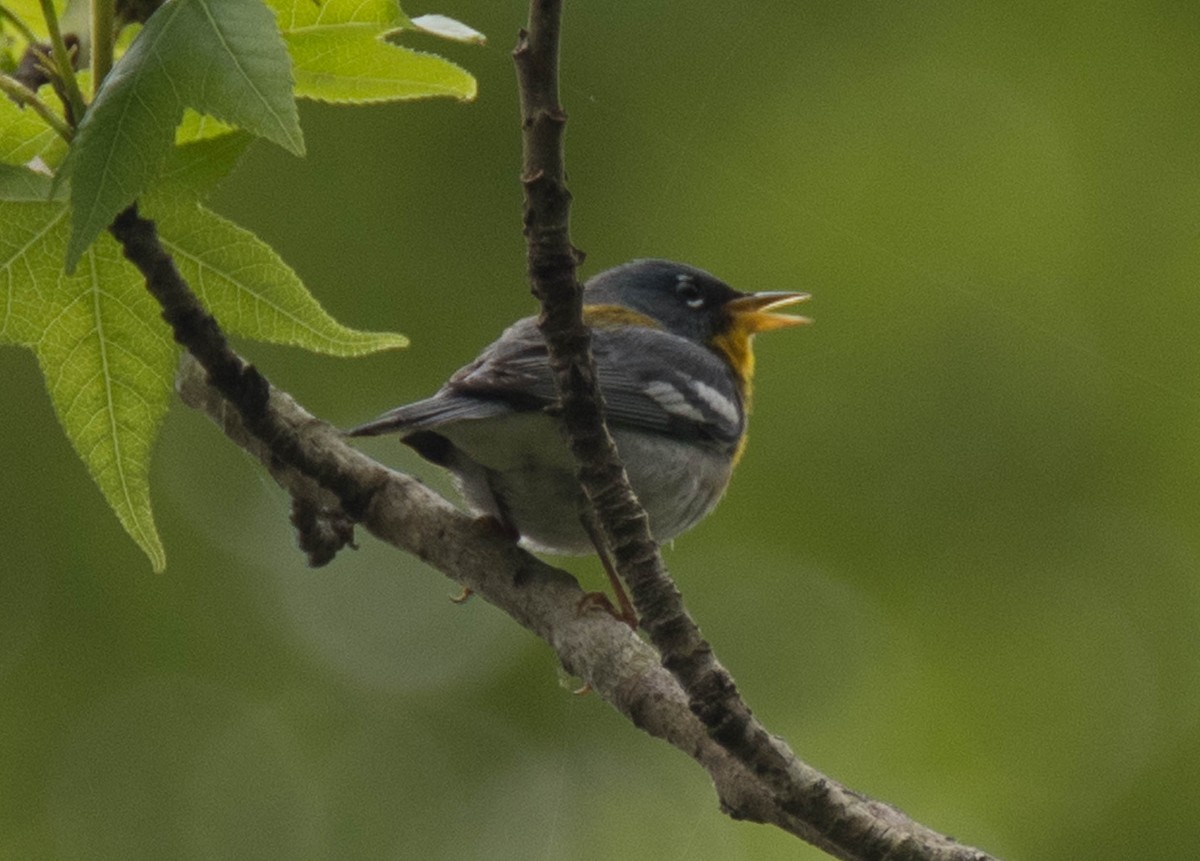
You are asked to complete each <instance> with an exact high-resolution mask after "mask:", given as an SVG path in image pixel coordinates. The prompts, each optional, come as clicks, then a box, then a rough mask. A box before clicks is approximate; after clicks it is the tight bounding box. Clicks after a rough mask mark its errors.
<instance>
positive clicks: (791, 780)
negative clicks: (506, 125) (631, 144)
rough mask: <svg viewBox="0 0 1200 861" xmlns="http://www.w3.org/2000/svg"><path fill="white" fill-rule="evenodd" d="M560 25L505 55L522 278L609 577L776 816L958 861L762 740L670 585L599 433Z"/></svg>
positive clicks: (859, 848) (862, 853) (871, 846)
mask: <svg viewBox="0 0 1200 861" xmlns="http://www.w3.org/2000/svg"><path fill="white" fill-rule="evenodd" d="M561 15H562V2H561V0H531V2H530V6H529V24H528V26H527V29H526V30H524V31H522V32H521V34H520V38H519V40H518V43H517V47H516V49H515V50H514V52H513V58H514V61H515V63H516V67H517V78H518V85H519V88H520V96H521V120H522V122H521V127H522V142H523V163H522V176H521V179H522V184H523V186H524V189H525V237H526V242H527V250H528V258H529V260H528V268H529V275H530V281H531V283H532V287H533V292H534V294H535V295H536V296H537V297H538V299H539V300H541V302H542V317H541V319H540V320H539V327H540V329H541V331H542V334H543V336H544V337H545V339H546V344H547V350H548V352H549V354H550V365H551V368H552V369H553V371H554V376H555V384H556V386H557V389H558V393H559V397H560V400H561V405H562V409H561V415H562V419H563V425H564V427H565V429H566V432H567V435H568V439H569V441H570V445H571V449H572V451H573V453H574V454H575V457H576V459H577V460H578V462H579V465H580V468H579V478H580V483H581V484H582V485H583V488H584V490H585V492H586V493H587V496H588V499H589V501H590V502H591V503H592V507H593V508H594V509H595V511H596V514H597V517H598V520H599V521H600V523H601V525H602V527H603V529H604V532H605V534H606V536H607V538H608V542H609V546H610V548H611V549H612V551H613V559H614V562H615V563H616V567H617V570H618V572H619V573H620V575H621V576H622V578H623V579H624V580H625V581H626V582H627V583H628V584H629V587H630V594H631V596H632V598H633V601H634V605H635V606H636V608H637V610H638V614H639V616H640V617H641V620H642V624H643V626H644V627H645V629H646V632H647V633H648V634H649V636H650V639H651V642H652V643H653V644H654V645H655V647H656V648H657V649H658V650H659V652H660V654H661V655H662V662H663V665H664V666H665V667H666V668H667V669H668V670H670V671H671V673H672V674H673V675H674V676H675V678H676V679H678V681H679V683H680V684H681V686H682V687H683V689H684V690H685V691H686V692H687V695H688V700H689V704H690V707H691V710H692V711H693V712H694V713H695V714H696V715H697V716H698V717H699V718H700V719H701V721H703V723H704V724H705V726H706V727H707V728H708V731H709V733H710V735H711V736H712V738H713V739H714V740H715V741H717V742H718V743H719V744H720V745H721V746H722V747H724V748H725V749H726V750H728V751H729V752H730V753H731V754H732V755H733V756H734V757H735V758H737V759H738V760H739V761H740V762H742V763H743V764H744V765H745V767H746V768H747V769H748V770H749V771H750V772H751V773H753V774H755V775H757V776H758V777H759V778H760V779H762V780H763V782H764V784H765V785H766V786H768V787H770V789H771V791H772V793H773V794H774V796H775V798H776V801H777V804H778V805H779V807H780V808H781V809H782V810H783V811H785V812H786V813H787V814H788V815H790V816H795V817H797V818H798V819H800V820H802V821H803V822H805V823H806V824H807V825H808V826H809V827H810V829H811V832H810V835H809V836H807V837H806V839H809V840H812V841H813V842H815V843H817V844H818V845H821V846H822V847H823V848H826V849H827V850H828V851H831V852H833V853H834V854H836V855H838V856H839V857H845V858H884V857H886V858H892V859H900V858H933V857H956V856H955V855H954V854H953V853H955V852H957V851H958V850H960V849H962V847H957V846H956V845H951V843H947V842H944V841H945V839H944V838H941V837H940V835H934V834H933V832H929V831H928V830H927V829H925V830H924V831H925V833H924V835H923V836H925V837H930V842H928V843H922V844H920V845H917V846H916V851H913V844H914V839H913V838H914V832H913V831H912V830H908V829H906V828H899V829H897V828H893V827H891V826H890V824H886V823H884V822H883V821H882V820H880V819H879V818H878V817H876V816H874V815H873V814H872V812H871V811H870V809H869V808H868V806H867V805H866V804H865V803H862V804H849V805H848V804H847V803H846V797H845V796H844V795H841V794H838V793H834V792H831V786H832V782H831V781H829V779H828V778H826V777H825V776H824V775H821V774H820V773H819V772H816V771H815V770H814V769H812V768H811V767H809V766H807V765H805V764H804V763H803V762H801V761H800V760H799V759H798V758H797V757H796V756H795V754H793V753H792V751H791V750H790V749H789V748H788V746H787V745H786V743H784V742H783V741H782V740H781V739H778V738H775V737H773V736H772V735H770V734H769V733H768V732H767V731H766V729H765V728H764V727H763V726H762V724H760V723H759V721H758V720H757V719H756V718H755V717H754V715H753V714H752V713H751V712H750V709H749V708H748V707H747V705H746V704H745V702H744V701H743V700H742V698H741V696H740V695H739V694H738V691H737V687H736V685H735V683H734V680H733V678H732V676H730V674H729V673H728V672H727V671H726V670H725V668H724V667H722V666H721V665H720V663H718V662H717V660H716V657H715V656H714V654H713V651H712V648H711V646H710V645H709V644H708V643H707V642H706V641H705V640H704V638H703V637H702V636H701V634H700V631H699V628H698V627H697V626H696V624H695V622H694V621H693V620H692V619H691V617H690V616H689V615H688V613H687V610H686V608H685V607H684V604H683V599H682V597H681V596H680V594H679V592H678V590H677V589H676V588H675V585H674V583H673V582H672V581H671V579H670V577H669V575H668V574H667V571H666V567H665V565H664V564H663V561H662V557H661V554H660V553H659V552H658V547H657V545H656V544H655V542H654V539H653V537H652V536H651V534H650V530H649V522H648V519H647V517H646V514H645V511H644V510H643V509H642V508H641V506H640V504H639V503H638V502H637V499H636V497H635V496H634V495H633V492H632V491H631V489H630V487H629V483H628V478H627V476H626V475H625V472H624V469H623V467H622V466H621V462H620V459H619V456H618V454H617V451H616V446H615V445H614V443H613V441H612V438H611V436H610V435H609V434H608V432H607V429H606V428H605V427H604V423H603V401H602V398H601V397H600V393H599V391H598V386H597V383H596V369H595V364H594V361H593V358H592V356H591V352H590V339H589V336H588V331H587V327H586V326H584V324H583V321H582V314H581V306H582V297H581V289H580V287H579V284H578V281H577V280H576V278H575V267H576V265H577V263H578V259H579V256H578V253H577V252H576V250H575V248H574V246H573V245H572V244H571V238H570V231H569V215H570V204H571V195H570V192H569V191H568V189H567V186H566V179H565V177H566V170H565V166H564V156H563V132H564V127H565V125H566V113H565V111H564V110H563V107H562V105H561V104H560V102H559V96H558V63H559V48H558V43H559V33H560V27H561ZM858 800H859V801H860V802H865V799H861V798H859V799H858ZM726 806H727V807H728V806H729V805H728V804H727V805H726ZM909 824H910V825H913V826H915V823H911V822H910V823H909ZM812 834H816V835H819V839H814V838H813V837H812V836H811V835H812ZM926 850H928V851H926ZM964 851H965V852H966V853H967V854H964V855H963V856H961V857H982V855H981V853H976V851H975V850H964ZM943 852H946V853H948V854H941V853H943Z"/></svg>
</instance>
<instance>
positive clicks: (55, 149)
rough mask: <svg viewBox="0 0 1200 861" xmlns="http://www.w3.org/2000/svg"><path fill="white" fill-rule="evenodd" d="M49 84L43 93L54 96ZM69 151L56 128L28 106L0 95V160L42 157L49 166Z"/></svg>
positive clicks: (14, 161) (9, 162)
mask: <svg viewBox="0 0 1200 861" xmlns="http://www.w3.org/2000/svg"><path fill="white" fill-rule="evenodd" d="M53 92H54V91H53V90H52V89H51V88H50V86H49V85H47V86H45V87H42V88H41V91H40V95H42V96H43V97H46V96H49V97H50V98H51V99H52V98H53ZM66 152H67V144H66V141H64V140H63V139H62V138H61V137H59V136H58V133H57V132H55V131H54V129H52V128H50V127H49V126H48V125H46V123H45V121H44V120H43V119H42V118H41V117H39V116H38V115H37V114H35V113H34V112H33V111H32V110H30V109H29V108H22V107H20V106H18V105H17V104H16V103H15V102H13V101H12V100H10V99H7V98H4V97H2V96H0V163H3V164H25V163H26V162H28V161H31V160H32V159H35V158H39V157H40V158H41V159H42V161H43V162H45V163H46V164H47V165H51V166H53V165H57V164H58V163H60V162H61V161H62V158H63V156H64V155H65V154H66Z"/></svg>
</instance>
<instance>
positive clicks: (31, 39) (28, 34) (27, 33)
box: [0, 4, 38, 45]
mask: <svg viewBox="0 0 1200 861" xmlns="http://www.w3.org/2000/svg"><path fill="white" fill-rule="evenodd" d="M0 18H7V19H8V20H9V21H11V22H12V23H13V26H14V27H16V28H17V31H18V32H19V33H20V34H21V36H22V37H23V38H24V39H25V43H26V44H27V45H36V44H37V42H38V37H37V34H36V33H34V32H33V30H31V29H29V25H28V24H26V23H25V22H24V21H22V20H21V16H20V15H18V14H17V13H16V12H13V11H12V10H11V9H9V8H8V7H7V6H4V5H3V4H0Z"/></svg>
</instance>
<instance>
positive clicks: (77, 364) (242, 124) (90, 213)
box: [0, 0, 475, 570]
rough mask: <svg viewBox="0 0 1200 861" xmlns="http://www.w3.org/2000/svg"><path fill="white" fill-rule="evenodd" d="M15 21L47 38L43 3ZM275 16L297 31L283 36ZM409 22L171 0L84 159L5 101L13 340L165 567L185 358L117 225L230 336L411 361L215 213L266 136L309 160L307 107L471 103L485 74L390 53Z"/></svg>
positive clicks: (3, 310) (104, 103) (126, 57)
mask: <svg viewBox="0 0 1200 861" xmlns="http://www.w3.org/2000/svg"><path fill="white" fill-rule="evenodd" d="M96 2H103V0H96ZM5 8H6V9H8V10H9V11H12V12H14V14H16V15H19V16H20V17H21V19H22V20H23V21H25V22H26V23H27V24H29V25H30V26H32V25H33V24H34V23H35V22H38V23H40V22H39V16H38V15H37V14H35V13H36V11H37V9H38V8H39V7H38V4H37V3H36V2H29V0H21V2H18V3H16V4H6V5H5ZM272 12H274V13H275V15H278V16H279V19H280V20H281V21H283V20H286V21H287V27H286V28H285V32H284V33H282V34H281V32H280V29H279V28H278V27H277V26H276V20H275V15H273V14H272ZM410 26H411V24H410V22H409V21H408V18H407V17H405V16H404V14H403V12H401V11H400V8H399V6H398V5H396V3H394V2H386V0H369V2H367V3H366V4H354V3H348V2H343V0H335V2H332V3H328V4H324V5H319V4H310V3H307V2H298V3H296V4H295V5H286V4H285V5H282V6H281V5H278V4H275V5H272V6H271V7H270V8H269V7H268V6H266V5H264V4H263V3H262V2H260V0H169V2H167V3H165V4H164V5H163V6H162V7H161V9H160V10H159V11H158V12H156V13H155V14H154V15H153V16H151V17H150V19H149V20H148V21H147V22H146V24H145V26H144V27H142V28H141V29H140V31H138V32H137V35H136V36H135V37H134V38H133V39H132V41H128V40H127V39H121V40H120V41H118V52H120V51H121V50H122V48H123V46H124V45H126V44H127V45H128V50H125V51H124V53H123V55H122V56H120V58H119V59H118V61H117V63H116V64H115V65H114V67H113V69H112V71H111V72H110V73H109V74H108V76H107V77H106V78H105V80H104V81H103V83H102V85H101V86H100V88H99V91H98V92H97V94H96V98H95V101H94V102H93V103H92V105H91V106H90V107H89V108H88V109H87V111H86V113H85V115H84V116H83V118H82V120H81V122H80V123H79V124H78V127H77V129H76V133H75V135H74V139H73V141H72V143H71V145H70V148H69V150H68V148H67V144H66V142H64V141H63V140H62V139H61V138H60V137H59V136H58V135H57V134H56V133H55V132H54V131H53V130H51V129H49V128H48V127H47V126H46V124H45V121H43V120H42V118H41V117H39V116H38V115H37V114H36V113H35V112H34V111H33V110H31V109H30V108H27V107H24V108H23V107H19V106H18V105H16V104H14V103H12V102H10V101H8V100H7V99H0V345H4V344H8V345H13V346H19V347H25V348H27V349H30V350H31V351H32V352H33V353H34V354H35V355H36V356H37V359H38V363H39V365H40V367H41V370H42V373H43V375H44V376H45V378H46V385H47V389H48V390H49V393H50V397H51V401H52V402H53V404H54V408H55V411H56V413H57V415H58V418H59V421H60V423H61V424H62V427H63V430H64V432H65V433H66V435H67V437H68V439H69V440H70V441H71V444H72V445H73V446H74V448H75V450H76V452H77V453H78V454H79V456H80V458H81V459H82V460H83V462H84V464H85V465H86V466H87V468H88V470H89V472H90V473H91V474H92V477H93V478H94V479H95V481H96V483H97V485H98V486H99V488H100V490H101V492H102V493H103V495H104V497H105V498H106V499H107V500H108V502H109V504H110V505H111V506H112V508H113V510H114V511H115V512H116V514H117V517H118V519H119V520H120V522H121V524H122V525H123V526H124V527H125V529H126V531H127V532H128V533H129V534H130V536H132V537H133V539H134V540H135V541H136V542H137V544H138V546H139V547H141V548H142V550H143V551H144V552H145V553H146V555H147V556H148V557H149V558H150V561H151V564H152V565H153V567H154V568H155V570H160V569H161V568H162V567H163V566H164V565H165V553H164V550H163V547H162V542H161V541H160V539H159V537H158V533H157V530H156V529H155V525H154V520H153V516H152V512H151V506H150V489H149V479H148V476H149V463H150V452H151V448H152V445H153V442H154V439H155V436H156V434H157V430H158V427H159V425H160V424H161V422H162V419H163V416H164V415H165V413H166V410H167V407H168V405H169V403H170V392H171V381H172V378H173V374H174V369H175V365H176V361H177V353H178V348H177V347H176V345H175V344H174V343H173V340H172V338H171V333H170V331H169V330H168V329H167V328H166V326H165V325H164V324H163V322H162V320H161V318H160V316H159V311H160V309H159V308H158V305H157V304H156V303H155V302H154V300H153V299H152V297H151V296H150V295H149V294H148V293H147V291H146V290H145V286H144V283H143V279H142V277H141V275H140V274H139V273H138V272H137V270H136V269H135V268H134V267H133V266H132V265H130V264H129V263H128V262H126V261H125V260H124V258H123V257H122V254H121V250H120V248H119V246H118V245H117V244H116V242H115V241H114V240H113V239H111V238H110V237H109V236H108V235H107V234H106V232H105V231H106V228H107V227H108V225H109V224H110V223H111V221H112V219H113V218H114V217H115V216H116V215H117V214H118V213H119V212H120V211H121V210H123V209H124V208H125V207H127V206H128V205H130V204H131V203H133V202H134V201H139V200H140V202H141V208H142V210H143V211H144V212H145V213H147V214H148V215H149V216H150V217H152V218H154V219H155V220H156V221H157V223H158V228H159V235H160V237H161V240H162V242H163V245H164V247H165V248H166V249H167V251H168V252H169V253H170V254H171V255H172V257H173V258H174V260H175V263H176V265H177V267H178V268H179V270H180V272H181V273H182V274H183V276H184V278H185V279H186V280H187V281H188V282H189V284H190V285H191V286H192V288H193V289H194V290H195V291H196V294H197V295H198V296H199V297H200V299H201V301H202V302H204V304H205V305H206V306H207V307H208V309H209V310H210V311H211V312H212V313H213V314H214V316H216V318H217V319H218V320H219V321H220V322H221V323H222V325H223V326H224V327H225V328H226V329H227V330H228V331H229V332H230V333H232V334H235V335H242V336H245V337H249V338H255V339H258V340H261V341H266V342H270V343H276V344H286V345H291V346H297V347H302V348H304V349H308V350H312V351H314V352H318V353H323V354H326V355H331V356H361V355H365V354H367V353H371V352H376V351H379V350H386V349H393V348H397V347H403V346H405V345H406V344H407V340H406V339H405V338H404V337H403V336H402V335H397V334H391V333H373V332H360V331H357V330H354V329H350V328H348V327H346V326H343V325H342V324H340V323H338V322H337V321H335V320H334V319H333V318H332V317H330V316H329V315H328V314H327V313H326V312H325V311H324V309H322V308H321V306H320V304H319V303H318V302H317V301H316V299H315V298H314V297H313V296H312V295H311V294H310V293H309V292H308V290H307V289H306V288H305V287H304V285H303V284H302V283H301V282H300V279H299V278H298V277H297V276H296V274H295V273H294V272H293V271H292V270H291V268H290V267H288V266H287V264H285V263H284V262H283V261H282V260H281V259H280V258H279V256H278V255H277V254H275V252H274V251H273V250H271V248H270V247H268V246H267V245H266V244H265V243H263V242H262V241H261V240H259V239H257V238H256V237H255V236H254V235H253V234H251V233H250V232H248V231H246V230H244V229H242V228H240V227H238V226H237V225H235V224H233V223H231V222H229V221H227V220H226V219H224V218H221V217H220V216H218V215H216V214H215V213H213V212H212V211H211V210H209V209H207V208H205V207H204V206H203V205H202V204H201V202H200V201H201V200H202V199H203V197H204V196H205V195H206V194H207V193H208V192H209V191H210V190H211V189H212V188H213V187H214V186H215V185H216V184H217V183H218V182H219V181H220V180H221V179H222V178H223V177H224V176H225V175H227V174H228V173H229V171H230V170H232V169H233V167H234V165H235V164H236V163H237V161H238V159H239V158H240V156H241V155H242V153H243V152H244V151H245V149H246V147H247V146H248V145H249V144H250V142H251V141H252V139H253V138H254V137H263V138H266V139H267V140H270V141H272V142H274V143H277V144H279V145H280V146H282V147H284V148H285V149H287V150H288V151H290V152H293V153H295V154H302V153H303V150H304V144H303V137H302V134H301V131H300V126H299V122H298V112H297V110H296V104H295V97H296V95H302V96H308V97H311V98H319V99H323V100H326V101H338V102H345V103H355V102H375V101H381V100H395V99H411V98H418V97H424V96H439V95H449V96H453V97H456V98H471V97H472V96H473V95H474V93H475V82H474V79H473V78H472V77H471V76H470V75H468V74H467V73H466V72H464V71H462V70H461V69H459V68H458V67H457V66H454V65H453V64H451V63H448V62H446V61H444V60H441V59H440V58H437V57H433V56H430V55H425V54H418V53H416V52H413V51H409V50H407V49H404V48H400V47H397V46H395V45H391V44H388V43H386V42H384V41H383V37H384V36H385V35H387V34H389V33H394V32H395V31H396V30H397V29H399V28H405V27H410ZM32 28H33V29H34V31H35V32H37V33H41V32H44V27H43V28H42V29H39V28H38V27H37V26H33V27H32ZM133 29H135V28H128V29H127V30H126V33H127V34H128V32H130V31H131V30H133ZM293 64H294V67H295V70H296V80H297V85H296V87H295V90H293V81H292V69H293ZM77 77H78V78H79V79H81V80H84V79H86V74H85V73H79V74H77ZM85 91H86V90H85ZM51 92H52V91H51V89H50V88H43V93H42V94H41V96H40V98H41V100H42V101H43V103H45V104H47V105H53V104H57V102H56V101H55V100H54V98H53V97H52V95H51ZM64 156H65V161H64ZM35 159H37V161H34V160H35ZM59 164H61V165H62V166H61V168H60V169H59V170H57V172H54V173H49V172H47V171H53V170H54V168H55V167H56V166H57V165H59ZM32 168H36V169H32ZM64 260H65V261H66V264H67V266H66V270H67V271H64V265H63V261H64Z"/></svg>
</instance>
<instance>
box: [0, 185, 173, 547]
mask: <svg viewBox="0 0 1200 861" xmlns="http://www.w3.org/2000/svg"><path fill="white" fill-rule="evenodd" d="M67 212H68V210H67V207H66V205H65V204H63V203H45V202H40V203H10V202H6V203H0V223H3V224H4V231H3V234H2V235H0V289H2V290H3V297H4V299H5V302H4V306H3V311H2V312H0V343H8V344H18V345H21V346H25V347H29V348H30V349H32V350H33V351H34V353H35V354H36V355H37V359H38V364H39V365H40V366H41V369H42V373H43V375H44V376H45V378H46V387H47V389H48V390H49V392H50V399H51V401H52V402H53V404H54V410H55V412H56V413H57V414H58V419H59V421H60V422H61V423H62V427H63V430H64V431H65V432H66V434H67V438H68V439H70V441H71V445H72V446H74V448H75V451H76V452H77V453H78V454H79V456H80V458H82V459H83V462H84V464H85V465H86V466H87V468H88V471H89V472H90V473H91V474H92V477H93V478H94V479H95V481H96V484H97V485H98V486H99V488H100V491H101V492H102V493H103V494H104V497H105V499H107V500H108V503H109V505H111V506H112V508H113V511H115V512H116V515H117V518H118V519H119V520H120V521H121V525H122V526H124V527H125V531H126V532H128V533H129V535H130V536H131V537H132V538H133V539H134V541H136V542H137V544H138V546H139V547H141V548H142V550H143V552H145V554H146V555H147V556H148V557H149V558H150V563H151V565H152V566H153V567H154V570H156V571H161V570H162V568H163V566H164V565H165V564H166V556H165V554H164V552H163V547H162V542H161V540H160V539H159V537H158V532H157V530H156V529H155V528H154V520H153V517H152V514H151V509H150V484H149V472H150V469H149V466H150V446H151V443H152V441H153V439H154V437H155V435H156V433H157V430H158V426H159V424H160V422H161V421H162V417H163V415H165V413H166V409H167V404H168V400H169V398H170V395H171V386H170V383H171V368H173V367H174V364H175V355H176V351H175V346H174V344H173V343H172V341H171V338H170V335H169V333H168V331H167V329H166V328H165V327H164V326H163V324H162V321H161V320H160V319H159V316H158V315H159V309H158V306H157V304H156V303H155V302H154V300H153V299H152V298H151V296H150V294H149V293H147V292H146V289H145V287H144V286H143V281H142V279H141V277H140V276H139V275H138V273H137V271H136V270H135V269H134V268H133V267H132V266H130V265H129V264H128V263H126V262H125V260H124V259H123V258H122V256H121V251H120V249H119V248H118V247H117V244H116V242H114V241H113V240H112V239H111V238H109V237H108V236H103V237H101V238H100V240H99V241H98V242H96V243H95V244H94V245H93V246H92V247H91V248H90V249H89V250H88V251H87V253H86V254H85V255H84V256H83V260H82V262H83V265H82V266H80V267H79V271H78V272H77V273H76V274H75V275H73V276H65V275H64V274H63V272H62V268H61V265H62V264H61V261H62V254H63V249H64V247H65V246H66V242H67V237H68V234H69V225H68V219H67Z"/></svg>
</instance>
